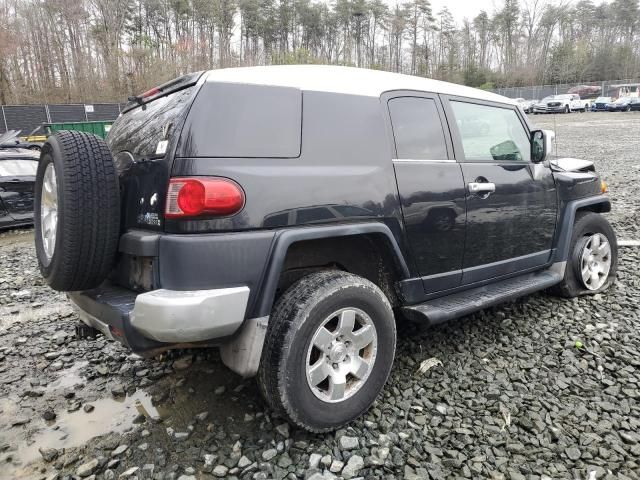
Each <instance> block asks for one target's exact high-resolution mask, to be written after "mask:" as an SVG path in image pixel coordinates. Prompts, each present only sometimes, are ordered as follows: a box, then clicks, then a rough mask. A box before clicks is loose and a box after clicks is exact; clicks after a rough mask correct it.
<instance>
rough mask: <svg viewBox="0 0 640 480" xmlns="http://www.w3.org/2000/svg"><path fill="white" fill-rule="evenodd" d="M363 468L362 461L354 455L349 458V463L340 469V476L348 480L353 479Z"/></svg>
mask: <svg viewBox="0 0 640 480" xmlns="http://www.w3.org/2000/svg"><path fill="white" fill-rule="evenodd" d="M363 468H364V459H363V458H362V457H361V456H359V455H354V456H352V457H350V458H349V461H348V462H347V464H346V465H345V467H344V468H343V469H342V476H343V477H344V478H345V479H346V480H349V479H351V478H353V477H355V476H356V475H357V474H358V472H360V470H362V469H363Z"/></svg>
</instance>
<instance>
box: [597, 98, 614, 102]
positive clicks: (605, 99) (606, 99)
mask: <svg viewBox="0 0 640 480" xmlns="http://www.w3.org/2000/svg"><path fill="white" fill-rule="evenodd" d="M610 101H611V97H598V98H596V102H597V103H602V102H610Z"/></svg>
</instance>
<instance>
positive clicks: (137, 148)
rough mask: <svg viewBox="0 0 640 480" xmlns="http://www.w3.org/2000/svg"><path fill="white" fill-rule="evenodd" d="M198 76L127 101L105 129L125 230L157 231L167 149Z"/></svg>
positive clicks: (169, 153)
mask: <svg viewBox="0 0 640 480" xmlns="http://www.w3.org/2000/svg"><path fill="white" fill-rule="evenodd" d="M201 75H202V72H197V73H194V74H189V75H185V76H183V77H180V78H177V79H175V80H172V81H170V82H167V83H166V84H164V85H160V86H159V87H156V88H153V89H151V90H149V91H148V92H145V93H143V94H142V95H139V96H137V97H132V98H131V101H130V102H129V104H128V105H127V106H126V107H125V109H124V110H123V112H122V114H121V115H120V116H119V117H118V119H117V120H116V121H115V122H114V124H113V125H112V126H111V129H110V131H109V134H108V135H107V139H106V141H107V144H108V145H109V149H110V150H111V154H112V155H113V159H114V163H115V165H116V169H117V172H118V176H119V179H120V191H121V201H120V203H121V206H122V212H121V218H122V225H123V227H124V229H125V230H126V229H128V228H141V229H146V230H162V227H163V222H164V217H163V212H164V202H165V198H166V193H167V185H168V183H169V170H170V168H171V165H170V163H171V159H172V153H173V149H174V148H175V142H176V141H177V139H178V137H179V134H180V129H181V126H182V123H183V121H184V118H185V117H186V114H187V112H188V110H189V106H190V105H191V103H192V101H193V97H194V95H195V93H196V91H197V89H198V87H197V82H198V80H199V79H200V77H201Z"/></svg>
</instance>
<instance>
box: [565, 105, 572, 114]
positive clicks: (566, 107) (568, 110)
mask: <svg viewBox="0 0 640 480" xmlns="http://www.w3.org/2000/svg"><path fill="white" fill-rule="evenodd" d="M569 112H571V110H570V109H569V105H565V107H564V113H569Z"/></svg>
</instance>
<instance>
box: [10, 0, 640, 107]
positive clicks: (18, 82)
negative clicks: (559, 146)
mask: <svg viewBox="0 0 640 480" xmlns="http://www.w3.org/2000/svg"><path fill="white" fill-rule="evenodd" d="M449 5H450V7H449V8H447V7H445V8H443V9H439V10H437V11H434V9H433V8H432V6H431V4H430V3H429V0H407V1H402V0H399V1H398V2H397V3H396V2H388V3H387V2H384V1H383V0H331V1H329V2H326V1H319V0H0V103H1V104H21V103H46V102H83V101H86V102H99V101H122V100H124V99H126V97H127V96H129V95H131V94H136V93H140V92H142V91H144V90H146V89H148V88H150V87H152V86H154V85H157V84H160V83H162V82H164V81H166V80H168V79H171V78H173V77H176V76H179V75H181V74H184V73H187V72H191V71H197V70H203V69H211V68H224V67H233V66H249V65H277V64H301V63H319V64H335V65H350V66H357V67H364V68H374V69H381V70H389V71H394V72H401V73H406V74H412V75H420V76H425V77H431V78H437V79H443V80H447V81H452V82H457V83H464V84H467V85H471V86H474V87H480V88H487V89H490V88H495V87H500V86H525V85H536V84H543V83H544V84H552V83H564V82H588V81H598V80H604V79H618V78H619V79H623V78H624V79H626V78H637V77H638V75H639V74H640V28H639V27H640V9H639V6H638V0H612V1H608V2H603V3H596V2H593V1H591V0H582V1H577V2H575V1H568V0H496V2H495V5H496V6H495V7H494V8H493V10H492V11H482V12H480V13H479V14H478V15H477V16H475V17H473V18H464V19H463V20H462V21H458V22H457V21H455V19H454V16H453V14H452V11H451V10H452V9H463V8H464V2H455V1H454V2H450V3H449ZM456 16H457V17H459V16H460V15H458V14H456Z"/></svg>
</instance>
